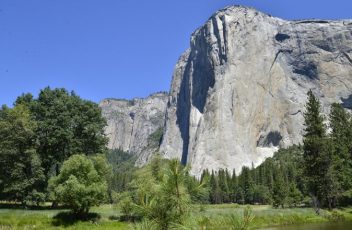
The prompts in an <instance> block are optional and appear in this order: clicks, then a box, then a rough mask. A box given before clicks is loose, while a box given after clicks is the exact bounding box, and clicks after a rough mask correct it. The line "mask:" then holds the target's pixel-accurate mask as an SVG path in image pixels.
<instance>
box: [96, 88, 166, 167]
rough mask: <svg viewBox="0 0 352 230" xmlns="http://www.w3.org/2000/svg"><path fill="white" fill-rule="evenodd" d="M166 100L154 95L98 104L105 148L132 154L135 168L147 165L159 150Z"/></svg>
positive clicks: (164, 97)
mask: <svg viewBox="0 0 352 230" xmlns="http://www.w3.org/2000/svg"><path fill="white" fill-rule="evenodd" d="M167 99H168V97H167V94H165V93H156V94H153V95H151V96H149V97H147V98H145V99H141V98H136V99H133V100H120V99H105V100H103V101H101V102H100V104H99V106H100V107H101V109H102V112H103V116H104V117H105V118H106V120H107V127H106V129H105V133H106V135H107V137H108V138H109V143H108V148H109V149H122V150H123V151H126V152H130V153H131V154H136V155H137V156H138V159H137V162H136V163H137V165H142V164H144V163H145V162H147V161H148V159H149V158H150V156H151V155H152V154H153V153H154V152H155V151H157V150H158V148H159V139H160V137H161V135H162V130H163V127H164V121H165V119H164V118H165V110H166V104H167ZM159 134H160V135H159ZM155 142H157V143H155Z"/></svg>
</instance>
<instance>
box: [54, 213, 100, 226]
mask: <svg viewBox="0 0 352 230" xmlns="http://www.w3.org/2000/svg"><path fill="white" fill-rule="evenodd" d="M100 217H101V216H100V215H99V214H98V213H88V214H86V215H84V216H78V215H75V214H74V213H72V212H60V213H58V214H56V215H55V216H54V217H53V221H52V225H54V226H63V227H68V226H71V225H74V224H75V223H77V222H79V221H85V222H91V223H96V222H97V221H98V220H99V219H100Z"/></svg>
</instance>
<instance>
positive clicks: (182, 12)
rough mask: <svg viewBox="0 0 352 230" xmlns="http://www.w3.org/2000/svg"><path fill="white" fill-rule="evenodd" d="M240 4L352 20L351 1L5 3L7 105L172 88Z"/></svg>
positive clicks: (1, 26) (2, 73) (0, 21)
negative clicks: (217, 16)
mask: <svg viewBox="0 0 352 230" xmlns="http://www.w3.org/2000/svg"><path fill="white" fill-rule="evenodd" d="M233 4H241V5H247V6H252V7H255V8H257V9H258V10H261V11H264V12H266V13H269V14H272V15H273V16H277V17H281V18H285V19H304V18H322V19H340V18H352V1H351V0H334V1H329V0H326V1H325V0H239V1H235V0H232V1H226V0H148V1H145V0H138V1H137V0H0V104H8V105H11V104H12V103H13V101H14V100H15V99H16V97H17V96H18V95H20V94H21V93H23V92H31V93H33V94H34V95H37V94H38V92H39V90H40V89H42V88H44V87H46V86H51V87H65V88H67V89H68V90H74V91H76V93H77V94H78V95H80V96H81V97H83V98H86V99H90V100H93V101H96V102H99V101H100V100H102V99H104V98H107V97H113V98H133V97H145V96H147V95H149V94H150V93H152V92H155V91H168V90H169V86H170V81H171V76H172V72H173V68H174V65H175V63H176V61H177V59H178V57H179V56H180V54H181V53H182V52H183V51H184V50H186V49H187V48H188V46H189V38H190V34H191V33H192V32H193V31H194V30H195V29H196V28H198V27H199V26H201V25H202V24H203V23H204V22H205V21H206V20H207V19H208V18H209V17H210V16H211V15H212V14H213V13H214V12H215V11H216V10H218V9H220V8H223V7H225V6H228V5H233Z"/></svg>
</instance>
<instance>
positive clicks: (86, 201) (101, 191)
mask: <svg viewBox="0 0 352 230" xmlns="http://www.w3.org/2000/svg"><path fill="white" fill-rule="evenodd" d="M93 160H95V159H94V158H93ZM102 164H103V163H102V162H101V161H99V164H94V163H93V161H92V160H90V159H89V158H88V157H86V156H84V155H73V156H71V157H70V158H69V159H68V160H67V161H65V162H64V164H63V166H62V168H61V171H60V174H59V175H58V176H55V177H52V178H51V179H50V181H49V189H50V191H51V196H52V198H53V199H54V200H56V201H57V202H59V203H62V204H64V205H66V206H68V207H69V208H70V209H71V210H72V212H73V213H74V214H75V215H76V216H80V217H82V216H86V215H87V214H88V212H89V209H90V208H91V207H92V206H96V205H99V204H101V203H103V202H104V201H105V199H106V197H107V181H106V176H105V175H101V173H103V172H104V173H105V170H101V169H102V168H105V167H104V166H102ZM95 165H96V166H97V165H99V168H95V167H94V166H95Z"/></svg>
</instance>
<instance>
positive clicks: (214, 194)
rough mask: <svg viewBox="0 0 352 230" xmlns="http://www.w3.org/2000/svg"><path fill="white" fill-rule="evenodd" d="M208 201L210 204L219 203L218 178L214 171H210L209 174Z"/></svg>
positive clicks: (220, 201)
mask: <svg viewBox="0 0 352 230" xmlns="http://www.w3.org/2000/svg"><path fill="white" fill-rule="evenodd" d="M209 197H210V202H211V203H212V204H220V203H222V200H221V189H220V187H219V183H218V178H217V176H216V174H215V173H214V171H212V172H211V176H210V194H209Z"/></svg>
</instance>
